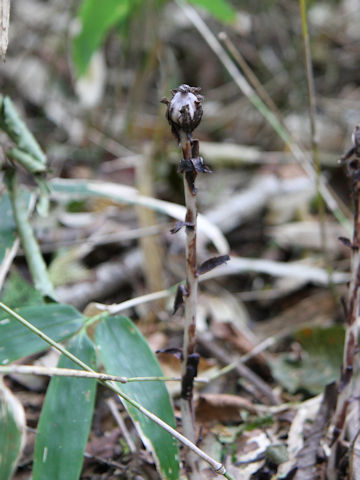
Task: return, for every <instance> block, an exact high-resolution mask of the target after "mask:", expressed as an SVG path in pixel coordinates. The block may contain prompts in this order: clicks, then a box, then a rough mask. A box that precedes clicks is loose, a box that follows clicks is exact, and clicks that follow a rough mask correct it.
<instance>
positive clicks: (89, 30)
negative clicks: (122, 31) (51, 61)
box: [72, 0, 131, 77]
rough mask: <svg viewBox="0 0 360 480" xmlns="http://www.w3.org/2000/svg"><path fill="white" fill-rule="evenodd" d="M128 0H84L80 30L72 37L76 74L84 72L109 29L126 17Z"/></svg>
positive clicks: (79, 18)
mask: <svg viewBox="0 0 360 480" xmlns="http://www.w3.org/2000/svg"><path fill="white" fill-rule="evenodd" d="M130 3H131V2H130V1H129V0H106V1H104V2H99V1H97V0H84V1H83V3H82V5H81V7H80V9H79V12H78V20H79V22H80V32H79V33H78V35H76V36H75V37H74V39H73V43H72V59H73V62H74V65H75V68H76V74H77V76H79V77H80V76H82V75H84V74H85V72H86V69H87V66H88V64H89V62H90V59H91V57H92V55H93V53H94V52H95V51H96V50H97V49H98V48H99V46H100V45H101V43H102V41H103V40H104V38H105V36H106V35H107V33H108V32H109V30H110V29H111V28H112V27H113V26H114V25H116V24H117V23H119V22H121V21H122V20H124V19H125V18H126V16H127V15H128V13H129V9H130Z"/></svg>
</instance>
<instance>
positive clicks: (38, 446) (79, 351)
mask: <svg viewBox="0 0 360 480" xmlns="http://www.w3.org/2000/svg"><path fill="white" fill-rule="evenodd" d="M68 350H69V351H70V352H71V353H73V354H74V355H76V356H77V357H78V358H80V359H81V360H82V361H83V362H85V363H86V364H87V365H90V366H92V367H94V366H95V348H94V345H93V343H92V342H91V340H90V339H89V338H88V337H87V336H86V334H85V333H84V332H81V333H80V334H79V335H77V336H76V337H74V338H73V339H72V340H71V341H70V343H69V345H68ZM58 367H60V368H75V369H79V368H80V367H78V366H76V365H74V362H72V361H71V360H69V359H68V358H66V357H64V356H62V357H61V358H60V360H59V363H58ZM95 392H96V380H92V379H84V378H69V377H54V378H52V379H51V381H50V386H49V388H48V391H47V394H46V399H45V403H44V406H43V409H42V412H41V416H40V420H39V424H38V433H37V437H36V442H35V456H34V469H33V478H36V479H37V480H48V479H50V478H51V480H68V479H71V480H76V479H78V478H79V477H80V473H81V468H82V463H83V455H84V451H85V447H86V443H87V439H88V436H89V431H90V425H91V419H92V416H93V411H94V402H95Z"/></svg>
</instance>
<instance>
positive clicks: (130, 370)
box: [95, 316, 179, 480]
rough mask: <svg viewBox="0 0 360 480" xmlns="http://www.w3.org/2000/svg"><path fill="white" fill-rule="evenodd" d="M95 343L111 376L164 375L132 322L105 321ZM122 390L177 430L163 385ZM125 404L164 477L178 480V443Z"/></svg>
mask: <svg viewBox="0 0 360 480" xmlns="http://www.w3.org/2000/svg"><path fill="white" fill-rule="evenodd" d="M95 341H96V345H97V347H98V349H99V352H100V356H101V359H102V361H103V364H104V366H105V369H106V371H107V372H108V373H110V374H114V375H120V376H126V377H139V376H162V375H163V374H162V371H161V369H160V366H159V364H158V361H157V359H156V357H155V356H154V354H153V353H152V351H151V350H150V348H149V346H148V344H147V342H146V340H145V338H144V337H143V336H142V334H141V333H140V332H139V330H138V329H137V328H136V326H135V325H134V324H133V323H132V321H131V320H130V319H129V318H127V317H123V316H116V317H110V318H107V319H105V320H103V321H102V322H101V323H100V324H99V325H98V326H97V328H96V332H95ZM119 388H120V389H121V390H122V391H123V392H124V393H126V394H127V395H129V396H130V397H132V398H133V399H134V400H136V401H137V402H138V403H140V404H141V405H142V406H143V407H145V408H147V409H148V410H150V411H151V412H152V413H154V414H155V415H157V416H158V417H160V418H161V419H162V420H163V421H164V422H166V423H167V424H169V425H171V426H172V427H174V428H175V419H174V413H173V409H172V406H171V402H170V397H169V394H168V391H167V389H166V386H165V385H164V384H163V383H162V382H158V381H154V382H131V383H127V384H120V385H119ZM124 403H125V406H126V408H127V410H128V412H129V414H130V416H131V418H132V420H133V422H134V424H135V426H136V428H137V430H138V432H139V434H140V436H141V438H142V440H143V443H144V445H145V446H146V447H147V448H148V449H149V450H150V451H151V452H152V454H153V457H154V459H155V462H156V465H157V468H158V471H159V473H160V475H161V477H162V478H163V479H166V480H178V478H179V451H178V446H177V442H176V440H175V439H174V438H173V437H172V436H171V435H170V434H169V433H167V432H166V431H165V430H163V429H162V428H160V427H159V426H158V425H156V424H155V423H153V422H152V421H151V420H149V419H148V418H147V417H145V416H144V415H143V414H142V413H141V412H139V410H137V409H136V408H135V407H133V406H132V405H129V404H127V403H126V402H124Z"/></svg>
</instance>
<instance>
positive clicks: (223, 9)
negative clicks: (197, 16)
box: [188, 0, 236, 22]
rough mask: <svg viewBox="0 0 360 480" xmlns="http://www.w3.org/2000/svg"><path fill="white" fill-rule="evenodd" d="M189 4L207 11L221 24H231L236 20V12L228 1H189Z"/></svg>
mask: <svg viewBox="0 0 360 480" xmlns="http://www.w3.org/2000/svg"><path fill="white" fill-rule="evenodd" d="M188 1H189V3H192V4H193V5H197V6H199V7H202V8H204V9H205V10H207V11H208V12H209V13H211V15H213V16H214V17H215V18H217V19H218V20H220V21H221V22H231V21H232V20H234V19H235V14H236V12H235V10H234V9H233V7H232V5H231V4H230V3H229V2H227V1H226V0H188Z"/></svg>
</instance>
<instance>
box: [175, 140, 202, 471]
mask: <svg viewBox="0 0 360 480" xmlns="http://www.w3.org/2000/svg"><path fill="white" fill-rule="evenodd" d="M182 149H183V156H184V160H185V161H190V162H191V142H190V140H189V139H187V140H186V142H185V145H182ZM183 176H184V195H185V206H186V217H185V222H186V224H187V225H188V226H187V227H186V251H185V255H186V295H185V296H184V304H185V324H184V339H183V350H182V352H183V356H182V360H181V379H182V381H181V400H180V406H181V419H182V426H183V432H184V435H185V436H186V437H187V438H188V439H189V440H191V441H192V442H193V443H196V440H197V438H196V426H195V415H194V409H193V383H194V375H193V370H192V366H191V363H190V362H189V361H190V359H191V356H192V355H193V354H194V353H195V346H196V311H197V297H198V275H197V264H196V231H197V206H196V189H195V185H194V183H192V181H191V179H189V177H188V175H187V173H186V172H184V173H183ZM194 176H196V173H194ZM194 182H195V180H194ZM195 361H197V360H195ZM196 368H197V364H196ZM189 369H190V370H189ZM189 373H190V374H189ZM186 457H187V462H188V465H187V466H188V468H189V472H188V478H189V480H192V479H193V480H196V479H199V475H200V471H199V464H198V458H197V457H196V455H194V453H193V452H192V451H191V450H190V451H188V452H187V455H186Z"/></svg>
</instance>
